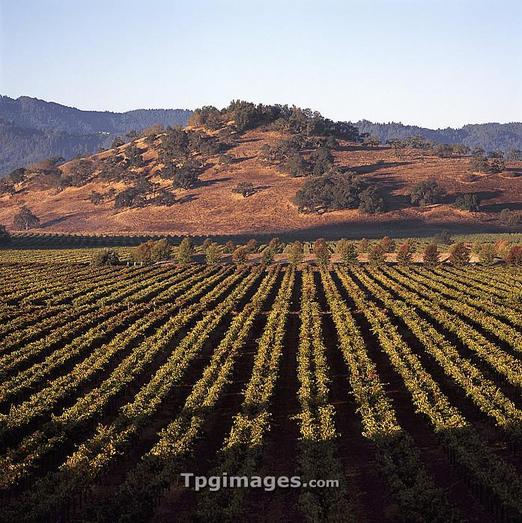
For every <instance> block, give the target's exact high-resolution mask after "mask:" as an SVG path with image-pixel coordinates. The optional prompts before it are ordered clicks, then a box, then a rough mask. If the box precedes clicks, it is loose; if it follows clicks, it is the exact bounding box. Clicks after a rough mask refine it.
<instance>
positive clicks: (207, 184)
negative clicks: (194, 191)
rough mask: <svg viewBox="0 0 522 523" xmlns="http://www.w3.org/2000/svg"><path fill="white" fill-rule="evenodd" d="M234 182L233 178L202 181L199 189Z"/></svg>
mask: <svg viewBox="0 0 522 523" xmlns="http://www.w3.org/2000/svg"><path fill="white" fill-rule="evenodd" d="M230 180H232V178H230V177H228V178H218V179H215V180H200V181H199V183H198V187H211V186H212V185H217V184H219V183H222V182H229V181H230Z"/></svg>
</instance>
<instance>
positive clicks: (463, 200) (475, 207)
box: [453, 193, 480, 212]
mask: <svg viewBox="0 0 522 523" xmlns="http://www.w3.org/2000/svg"><path fill="white" fill-rule="evenodd" d="M453 205H454V206H455V207H456V208H457V209H462V210H463V211H471V212H478V211H480V197H479V195H478V194H475V193H469V194H459V195H458V196H457V198H455V203H454V204H453Z"/></svg>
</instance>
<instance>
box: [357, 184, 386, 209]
mask: <svg viewBox="0 0 522 523" xmlns="http://www.w3.org/2000/svg"><path fill="white" fill-rule="evenodd" d="M358 209H359V210H360V211H361V212H366V213H368V214H376V213H380V212H385V211H386V204H385V202H384V198H383V197H382V196H381V195H380V193H379V191H378V190H377V188H376V187H374V186H370V187H367V188H366V189H364V190H363V191H362V192H361V194H360V197H359V207H358Z"/></svg>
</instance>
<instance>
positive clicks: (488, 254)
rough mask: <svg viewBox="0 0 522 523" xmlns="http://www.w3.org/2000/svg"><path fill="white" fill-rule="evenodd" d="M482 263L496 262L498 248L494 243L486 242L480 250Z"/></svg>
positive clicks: (490, 263)
mask: <svg viewBox="0 0 522 523" xmlns="http://www.w3.org/2000/svg"><path fill="white" fill-rule="evenodd" d="M478 256H479V260H480V263H482V265H493V264H494V263H495V256H496V250H495V246H494V245H493V244H492V243H484V244H482V245H481V246H480V249H479V251H478Z"/></svg>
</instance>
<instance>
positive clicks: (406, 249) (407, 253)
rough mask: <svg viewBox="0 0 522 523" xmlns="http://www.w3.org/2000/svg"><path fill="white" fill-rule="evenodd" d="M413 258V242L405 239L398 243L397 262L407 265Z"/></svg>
mask: <svg viewBox="0 0 522 523" xmlns="http://www.w3.org/2000/svg"><path fill="white" fill-rule="evenodd" d="M412 258H413V244H412V243H411V242H409V241H405V242H404V243H401V244H400V245H399V250H398V251H397V263H399V264H401V265H408V264H410V263H411V261H412Z"/></svg>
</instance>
